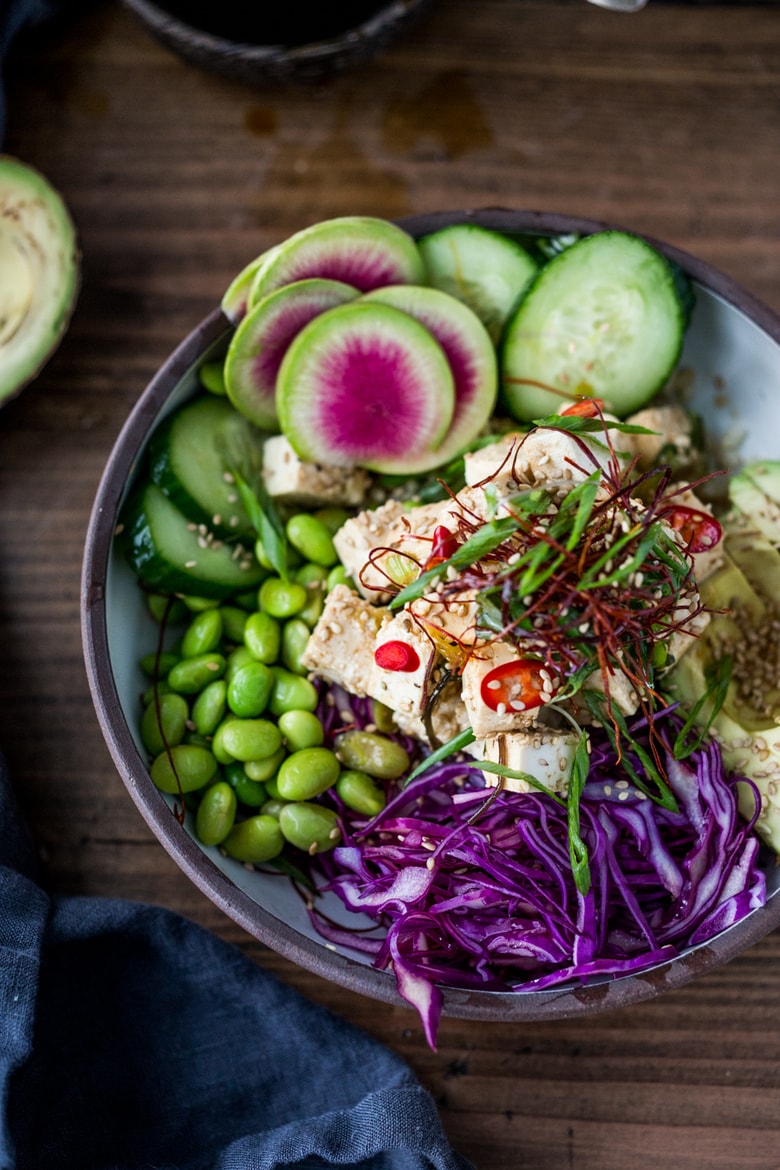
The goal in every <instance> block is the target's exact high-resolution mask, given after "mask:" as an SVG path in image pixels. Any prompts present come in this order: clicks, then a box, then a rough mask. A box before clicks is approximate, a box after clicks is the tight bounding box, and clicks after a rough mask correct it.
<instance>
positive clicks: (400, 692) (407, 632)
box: [365, 610, 436, 715]
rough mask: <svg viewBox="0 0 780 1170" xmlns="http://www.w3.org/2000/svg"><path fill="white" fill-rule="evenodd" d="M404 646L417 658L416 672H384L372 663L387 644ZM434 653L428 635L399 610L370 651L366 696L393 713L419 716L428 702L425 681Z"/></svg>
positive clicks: (381, 630)
mask: <svg viewBox="0 0 780 1170" xmlns="http://www.w3.org/2000/svg"><path fill="white" fill-rule="evenodd" d="M394 641H399V642H404V643H406V645H408V646H411V647H412V649H413V650H414V651H415V653H416V654H417V658H418V659H419V665H418V667H417V668H416V670H410V671H406V670H384V669H383V668H382V667H381V666H378V665H377V662H376V651H377V650H378V649H379V647H380V646H382V645H384V644H385V643H387V642H394ZM435 659H436V651H435V649H434V646H433V643H432V642H431V639H430V638H429V637H428V635H427V634H426V633H425V632H424V631H423V630H421V629H420V627H419V626H418V625H417V622H416V621H415V620H414V618H413V617H412V615H411V614H410V613H407V611H406V610H402V611H401V612H400V613H398V614H396V615H395V617H393V618H391V619H390V621H388V622H386V623H383V625H382V626H381V627H380V629H379V632H378V634H377V637H376V639H375V641H374V645H373V649H372V659H371V669H370V671H369V675H368V681H367V683H366V684H365V685H366V693H367V694H369V695H371V697H372V698H374V699H379V700H380V701H381V702H382V703H384V704H385V705H386V706H387V707H390V708H391V710H393V711H396V712H399V711H400V712H403V713H404V714H408V715H419V714H420V713H421V712H422V710H423V708H424V707H425V704H426V702H427V699H428V694H429V680H430V677H431V671H432V669H433V664H434V661H435Z"/></svg>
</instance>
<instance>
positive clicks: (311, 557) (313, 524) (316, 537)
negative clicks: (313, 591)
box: [285, 512, 339, 567]
mask: <svg viewBox="0 0 780 1170" xmlns="http://www.w3.org/2000/svg"><path fill="white" fill-rule="evenodd" d="M285 532H286V534H287V539H288V540H289V542H290V544H291V545H292V546H293V548H297V550H298V552H299V553H300V554H301V556H303V557H305V558H306V560H307V561H314V562H315V564H318V565H325V566H326V567H329V566H330V565H335V564H336V562H337V561H338V559H339V555H338V553H337V552H336V549H335V548H334V547H333V537H332V536H331V533H330V530H329V529H328V527H327V526H326V525H325V524H323V522H322V520H318V519H317V517H316V516H313V515H312V514H311V513H310V512H299V513H298V514H297V515H295V516H291V517H290V519H289V520H288V521H287V524H286V527H285Z"/></svg>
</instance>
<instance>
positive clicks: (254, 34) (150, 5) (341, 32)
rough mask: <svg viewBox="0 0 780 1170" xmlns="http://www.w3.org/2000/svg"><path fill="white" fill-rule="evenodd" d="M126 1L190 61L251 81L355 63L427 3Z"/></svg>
mask: <svg viewBox="0 0 780 1170" xmlns="http://www.w3.org/2000/svg"><path fill="white" fill-rule="evenodd" d="M124 3H125V5H126V6H127V7H128V8H129V9H130V10H131V11H132V12H133V13H134V14H135V15H136V16H137V17H138V18H139V20H141V21H142V23H143V24H144V25H145V26H146V27H147V29H148V30H149V32H150V33H151V34H152V35H153V36H154V37H155V38H156V39H157V40H158V41H160V42H161V43H162V44H163V45H165V46H166V48H168V49H170V50H172V51H173V52H174V53H176V54H178V56H180V57H182V58H183V59H184V60H186V61H188V62H189V63H190V64H191V65H196V66H198V67H199V68H201V69H206V70H208V71H209V72H212V73H218V74H221V75H222V76H224V77H227V78H229V79H231V80H233V81H238V82H240V83H242V84H246V85H255V86H256V85H266V84H269V83H271V84H275V83H279V82H286V81H304V82H306V81H315V80H321V79H323V78H325V77H327V76H330V75H332V74H338V73H343V72H345V71H346V70H348V69H352V68H355V67H356V66H358V65H361V64H363V63H364V62H365V61H368V60H369V59H370V58H372V57H374V56H375V55H376V54H377V53H379V52H381V51H382V50H383V49H385V48H386V47H387V46H388V45H390V44H391V43H392V41H394V40H395V39H396V37H398V36H400V35H401V33H402V32H404V31H405V30H406V29H407V28H408V27H409V26H410V25H411V24H412V22H413V21H414V20H415V19H416V18H417V16H418V15H419V14H420V13H421V12H422V10H423V9H424V8H426V7H427V6H428V4H429V3H430V0H390V2H389V3H383V2H382V0H348V2H347V3H345V4H341V5H317V4H315V5H312V4H310V3H308V2H307V3H306V4H303V3H301V2H300V0H289V2H288V3H286V4H282V5H278V4H277V5H268V4H262V3H260V4H248V3H247V2H246V0H222V2H221V3H216V4H211V3H206V0H160V2H159V3H154V2H153V0H124Z"/></svg>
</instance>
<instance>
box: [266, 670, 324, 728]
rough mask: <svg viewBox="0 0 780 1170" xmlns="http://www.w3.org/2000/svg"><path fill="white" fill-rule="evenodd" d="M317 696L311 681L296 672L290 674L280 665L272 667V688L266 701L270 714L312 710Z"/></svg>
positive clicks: (316, 701)
mask: <svg viewBox="0 0 780 1170" xmlns="http://www.w3.org/2000/svg"><path fill="white" fill-rule="evenodd" d="M318 701H319V697H318V695H317V691H316V689H315V686H314V684H313V683H311V682H309V680H308V679H307V678H303V677H301V675H298V674H292V673H291V672H290V671H289V670H284V669H283V668H282V667H281V666H275V667H274V689H273V690H272V691H271V698H270V699H269V701H268V710H269V711H270V712H271V714H272V715H276V716H277V717H278V716H279V715H283V714H284V712H285V711H297V710H300V711H314V710H315V708H316V706H317V703H318Z"/></svg>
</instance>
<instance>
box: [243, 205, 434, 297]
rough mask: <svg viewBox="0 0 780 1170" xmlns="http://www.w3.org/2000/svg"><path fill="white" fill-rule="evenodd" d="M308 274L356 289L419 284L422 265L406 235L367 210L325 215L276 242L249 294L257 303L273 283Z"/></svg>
mask: <svg viewBox="0 0 780 1170" xmlns="http://www.w3.org/2000/svg"><path fill="white" fill-rule="evenodd" d="M309 277H322V278H324V279H325V280H340V281H343V282H344V284H351V285H353V286H354V287H355V288H357V289H359V290H360V291H361V292H369V291H370V290H371V289H372V288H381V287H382V285H385V284H425V283H427V277H426V273H425V265H424V264H423V260H422V257H421V255H420V253H419V251H418V248H417V245H416V244H415V242H414V240H413V239H412V237H411V236H410V235H408V234H407V233H406V232H405V231H403V229H402V228H399V227H396V225H395V224H392V223H389V222H388V221H387V220H384V219H376V218H373V217H371V216H357V215H347V216H342V217H341V218H340V219H326V220H324V221H323V222H322V223H315V224H313V225H312V226H311V227H308V228H304V229H303V230H302V231H300V232H296V233H295V235H293V236H290V237H289V239H287V240H286V241H285V242H284V243H282V244H278V245H277V247H276V250H275V253H274V255H273V256H271V257H270V258H269V259H268V261H267V262H266V263H264V264H263V265H262V266H261V268H260V269H259V271H258V273H257V276H256V278H255V282H254V284H253V286H252V291H251V294H250V303H251V304H253V305H254V304H257V302H258V301H259V300H261V299H262V298H263V297H264V296H267V295H268V293H269V292H272V291H273V289H275V288H279V287H280V286H281V285H283V284H291V283H292V282H293V281H296V280H306V279H308V278H309Z"/></svg>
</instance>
